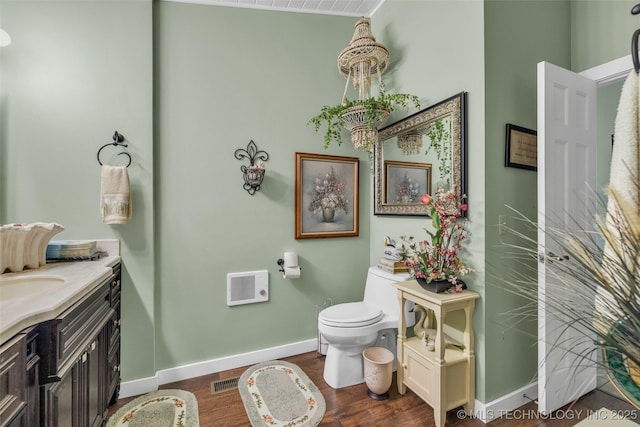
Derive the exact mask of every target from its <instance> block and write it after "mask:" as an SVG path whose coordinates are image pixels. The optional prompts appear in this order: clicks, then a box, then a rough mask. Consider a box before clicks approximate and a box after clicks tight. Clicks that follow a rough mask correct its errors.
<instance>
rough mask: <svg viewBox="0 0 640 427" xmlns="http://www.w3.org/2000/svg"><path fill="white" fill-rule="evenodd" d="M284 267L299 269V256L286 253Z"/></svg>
mask: <svg viewBox="0 0 640 427" xmlns="http://www.w3.org/2000/svg"><path fill="white" fill-rule="evenodd" d="M284 266H285V267H297V266H298V254H296V253H295V252H285V253H284Z"/></svg>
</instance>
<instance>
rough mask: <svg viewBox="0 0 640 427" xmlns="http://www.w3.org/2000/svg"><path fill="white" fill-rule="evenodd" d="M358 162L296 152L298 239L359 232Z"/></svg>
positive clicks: (296, 229) (355, 159)
mask: <svg viewBox="0 0 640 427" xmlns="http://www.w3.org/2000/svg"><path fill="white" fill-rule="evenodd" d="M358 163H359V159H358V158H357V157H342V156H328V155H321V154H308V153H296V189H295V191H296V194H295V198H296V212H295V238H296V239H310V238H321V237H352V236H357V235H358Z"/></svg>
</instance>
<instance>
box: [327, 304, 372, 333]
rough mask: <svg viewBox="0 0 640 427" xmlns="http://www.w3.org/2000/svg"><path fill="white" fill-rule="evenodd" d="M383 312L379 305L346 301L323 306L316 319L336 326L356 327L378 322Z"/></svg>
mask: <svg viewBox="0 0 640 427" xmlns="http://www.w3.org/2000/svg"><path fill="white" fill-rule="evenodd" d="M383 316H384V313H383V312H382V309H381V308H380V307H377V306H375V305H372V304H369V303H366V302H364V301H360V302H348V303H343V304H336V305H332V306H331V307H328V308H325V309H324V310H322V311H321V312H320V314H319V315H318V321H319V322H320V323H322V324H324V325H327V326H333V327H338V328H358V327H362V326H369V325H372V324H374V323H376V322H378V321H379V320H380V319H382V317H383Z"/></svg>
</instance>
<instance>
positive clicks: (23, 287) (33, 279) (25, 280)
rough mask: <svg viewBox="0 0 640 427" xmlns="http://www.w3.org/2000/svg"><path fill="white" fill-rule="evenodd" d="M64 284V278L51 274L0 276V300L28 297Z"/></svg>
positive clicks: (53, 289) (57, 288)
mask: <svg viewBox="0 0 640 427" xmlns="http://www.w3.org/2000/svg"><path fill="white" fill-rule="evenodd" d="M65 286H66V283H65V280H64V278H62V277H60V276H52V275H36V276H32V275H29V276H13V277H0V301H6V300H10V299H13V298H24V297H30V296H32V295H34V294H36V293H38V294H41V293H42V291H45V292H47V293H49V292H56V291H59V290H60V289H63V288H64V287H65Z"/></svg>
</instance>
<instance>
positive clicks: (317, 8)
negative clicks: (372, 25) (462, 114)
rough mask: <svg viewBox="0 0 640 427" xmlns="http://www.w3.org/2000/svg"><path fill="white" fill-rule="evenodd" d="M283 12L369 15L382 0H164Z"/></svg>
mask: <svg viewBox="0 0 640 427" xmlns="http://www.w3.org/2000/svg"><path fill="white" fill-rule="evenodd" d="M165 1H175V2H180V3H198V4H210V5H214V6H232V7H245V8H251V9H263V10H279V11H284V12H299V13H320V14H325V15H340V16H365V17H367V18H369V17H371V15H372V14H373V12H375V10H376V9H377V8H378V7H379V6H380V5H381V4H382V3H383V2H384V0H165Z"/></svg>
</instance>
